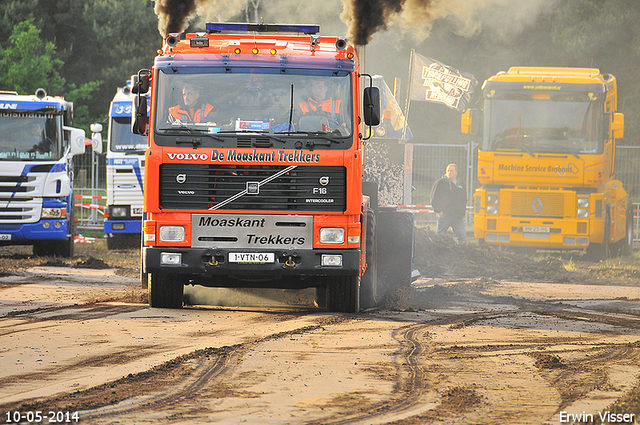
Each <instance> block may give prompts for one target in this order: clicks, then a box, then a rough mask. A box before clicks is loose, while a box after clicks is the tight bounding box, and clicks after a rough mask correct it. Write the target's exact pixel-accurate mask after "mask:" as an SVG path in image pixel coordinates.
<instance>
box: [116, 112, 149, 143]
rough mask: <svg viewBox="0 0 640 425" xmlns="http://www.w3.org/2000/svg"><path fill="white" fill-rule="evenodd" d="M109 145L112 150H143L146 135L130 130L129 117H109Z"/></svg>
mask: <svg viewBox="0 0 640 425" xmlns="http://www.w3.org/2000/svg"><path fill="white" fill-rule="evenodd" d="M109 145H110V146H109V148H110V149H111V151H112V152H127V151H144V150H145V149H146V148H147V137H146V136H140V135H138V134H133V133H132V132H131V118H129V117H114V118H112V119H111V128H110V142H109Z"/></svg>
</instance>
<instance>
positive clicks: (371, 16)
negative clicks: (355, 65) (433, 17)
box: [342, 0, 431, 46]
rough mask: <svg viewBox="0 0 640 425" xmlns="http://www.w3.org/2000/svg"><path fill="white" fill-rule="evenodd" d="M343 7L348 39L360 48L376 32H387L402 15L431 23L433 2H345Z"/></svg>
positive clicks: (366, 0) (379, 0)
mask: <svg viewBox="0 0 640 425" xmlns="http://www.w3.org/2000/svg"><path fill="white" fill-rule="evenodd" d="M343 6H344V10H343V13H342V19H343V21H345V23H346V24H347V25H348V27H349V35H348V38H349V39H350V40H352V41H353V42H354V43H355V44H357V45H360V46H362V45H365V44H368V43H369V42H370V41H371V38H372V37H373V34H375V33H376V32H378V31H380V30H386V29H387V28H388V27H389V26H390V25H391V24H392V23H393V21H394V18H396V17H397V16H398V15H400V14H401V13H403V14H405V15H414V16H416V15H417V16H419V20H420V21H426V22H429V21H430V13H429V8H430V6H431V0H343ZM409 9H410V10H409Z"/></svg>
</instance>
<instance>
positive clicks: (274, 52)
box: [269, 49, 278, 56]
mask: <svg viewBox="0 0 640 425" xmlns="http://www.w3.org/2000/svg"><path fill="white" fill-rule="evenodd" d="M269 52H270V53H271V55H272V56H275V54H276V53H278V51H277V50H276V49H271V50H270V51H269Z"/></svg>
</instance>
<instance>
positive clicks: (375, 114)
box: [362, 87, 380, 126]
mask: <svg viewBox="0 0 640 425" xmlns="http://www.w3.org/2000/svg"><path fill="white" fill-rule="evenodd" d="M362 106H363V108H364V110H363V113H364V123H365V124H366V125H370V126H375V125H378V124H380V90H379V89H378V88H377V87H366V88H365V89H364V94H363V99H362Z"/></svg>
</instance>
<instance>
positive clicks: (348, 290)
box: [324, 276, 360, 313]
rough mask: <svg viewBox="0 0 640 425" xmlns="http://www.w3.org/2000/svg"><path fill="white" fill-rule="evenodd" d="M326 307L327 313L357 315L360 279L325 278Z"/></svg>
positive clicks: (343, 277)
mask: <svg viewBox="0 0 640 425" xmlns="http://www.w3.org/2000/svg"><path fill="white" fill-rule="evenodd" d="M325 283H326V284H325V285H324V290H325V291H326V297H324V298H325V300H326V307H327V309H328V310H329V311H337V312H342V313H357V312H358V310H359V309H360V299H359V293H360V278H359V277H358V276H329V277H326V278H325Z"/></svg>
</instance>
